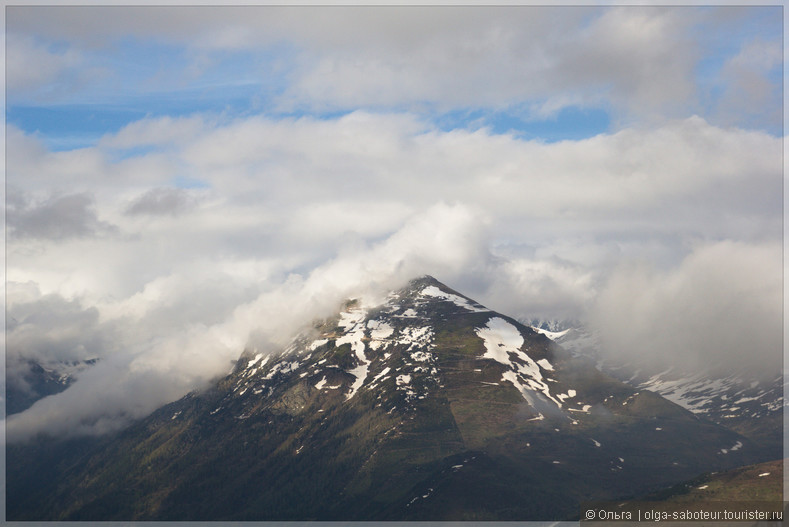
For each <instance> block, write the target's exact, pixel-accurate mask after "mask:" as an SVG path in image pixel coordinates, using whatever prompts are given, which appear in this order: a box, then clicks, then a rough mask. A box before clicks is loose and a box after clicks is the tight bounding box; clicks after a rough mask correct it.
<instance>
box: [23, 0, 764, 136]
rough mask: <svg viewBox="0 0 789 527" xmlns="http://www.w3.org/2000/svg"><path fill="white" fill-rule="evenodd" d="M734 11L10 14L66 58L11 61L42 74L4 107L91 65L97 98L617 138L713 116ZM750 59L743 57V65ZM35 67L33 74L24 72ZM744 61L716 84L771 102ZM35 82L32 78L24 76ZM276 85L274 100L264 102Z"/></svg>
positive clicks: (43, 54)
mask: <svg viewBox="0 0 789 527" xmlns="http://www.w3.org/2000/svg"><path fill="white" fill-rule="evenodd" d="M727 10H728V11H731V12H736V13H738V14H739V16H741V17H744V18H745V19H746V20H750V18H752V17H755V16H756V15H754V14H751V13H749V12H747V11H746V12H742V10H738V9H737V8H736V7H720V8H717V9H713V10H704V9H693V8H688V7H682V8H676V7H653V6H626V7H601V6H589V7H578V6H574V7H571V6H554V7H547V6H499V7H482V6H432V7H428V6H419V7H414V6H388V7H370V6H329V7H320V6H311V7H304V6H301V7H298V6H292V7H282V6H235V7H233V8H221V7H216V6H192V7H186V6H181V7H153V6H148V7H146V6H136V7H108V6H103V7H102V6H97V7H90V6H81V7H80V8H79V9H73V8H68V7H51V8H48V10H47V12H46V13H43V12H42V11H41V10H40V9H30V10H28V9H25V8H22V7H15V8H13V9H11V10H9V16H8V25H9V33H10V35H12V37H13V39H15V40H14V41H15V42H16V41H20V42H28V41H29V37H28V35H36V36H37V38H39V39H41V41H42V42H60V43H61V44H62V45H65V46H66V48H65V49H66V51H65V52H62V53H60V54H52V53H50V52H48V51H46V50H44V49H43V47H42V45H38V44H36V45H35V46H34V45H32V44H26V45H25V46H17V47H18V48H19V50H18V52H15V51H14V50H15V49H16V48H11V51H12V52H13V53H12V54H11V55H10V62H12V61H13V62H14V63H15V64H17V63H18V64H38V65H39V67H35V68H21V67H20V68H16V67H14V68H13V69H14V71H17V70H18V71H19V72H20V73H19V75H17V77H18V78H19V79H20V81H19V82H18V83H14V84H11V85H10V86H9V93H10V94H11V96H12V97H13V96H15V95H20V96H23V95H24V93H23V91H22V90H20V89H18V88H17V85H19V86H20V88H21V87H22V85H25V86H27V87H36V86H37V87H41V88H42V89H43V88H44V87H46V86H47V85H51V84H52V83H59V84H58V85H60V84H63V82H65V81H68V79H65V77H63V75H61V74H67V73H68V72H69V71H71V69H72V68H71V66H69V64H72V63H73V64H75V65H76V64H77V58H79V57H81V56H83V55H85V54H90V56H91V57H102V61H103V62H102V63H103V64H104V65H105V66H104V67H105V68H113V76H111V77H108V79H111V80H107V82H105V83H101V84H100V86H101V87H102V88H101V90H102V92H101V94H100V95H101V96H105V95H106V94H107V90H109V91H110V92H112V91H113V90H117V89H118V88H120V89H123V86H124V83H131V84H132V85H133V86H129V88H130V92H129V93H130V94H131V93H139V92H142V91H144V92H152V93H153V92H156V91H157V90H162V91H166V92H167V91H173V90H175V91H176V92H177V91H178V90H179V89H182V88H184V87H185V84H184V83H186V85H188V84H189V83H197V84H195V85H198V84H200V83H203V84H204V83H206V82H207V83H209V84H211V83H220V84H230V85H232V84H233V83H234V82H238V81H240V80H243V82H245V83H253V84H258V85H259V86H260V89H261V92H265V93H266V94H267V95H266V96H269V95H271V94H272V93H273V94H276V96H275V97H274V100H275V102H276V104H277V105H278V106H279V109H280V110H290V109H302V110H307V111H316V110H317V111H324V110H332V109H346V110H347V109H355V108H359V107H368V108H370V107H382V106H383V107H387V108H411V109H424V108H429V109H432V110H436V109H437V110H439V111H447V110H453V109H467V108H480V107H482V108H489V109H498V110H501V109H507V111H509V112H516V113H519V114H521V116H522V117H524V118H532V117H533V118H539V119H545V118H549V117H551V116H555V115H556V114H557V113H558V112H559V111H560V110H561V109H562V108H565V107H567V106H580V107H582V108H589V107H594V108H603V109H605V110H606V111H612V112H614V123H615V126H614V128H621V127H622V126H623V125H625V124H627V123H631V122H635V121H637V120H639V119H645V118H648V119H652V120H654V121H656V122H662V121H663V120H665V118H666V117H672V118H674V117H679V116H682V115H687V114H688V113H689V112H690V113H698V114H702V115H703V112H705V111H707V110H708V109H709V108H708V106H707V105H705V103H704V100H705V97H706V96H707V95H709V93H707V92H708V91H709V89H710V87H711V85H709V83H708V81H709V79H701V80H700V79H699V78H698V77H697V68H698V66H699V64H700V61H701V60H702V59H703V58H704V55H703V53H705V52H709V50H706V48H704V47H703V46H704V45H706V44H707V43H709V42H710V41H713V40H714V38H713V37H711V34H713V33H714V34H715V35H719V34H720V33H721V32H723V31H726V30H727V29H728V28H725V27H720V26H719V24H718V23H717V19H718V18H720V17H721V16H723V15H721V13H725V12H728V11H727ZM767 29H768V30H769V31H770V32H772V33H775V31H777V30H776V28H775V27H769V28H767ZM724 38H725V36H724ZM738 38H740V36H738ZM122 39H126V41H125V44H122V43H121V42H122ZM134 41H136V42H141V43H147V44H149V45H151V44H153V45H166V46H171V47H176V48H178V49H180V50H182V51H183V53H182V55H181V60H180V61H179V62H173V63H172V64H167V65H165V66H164V67H160V68H159V70H160V74H157V75H152V76H150V75H147V74H146V75H145V76H144V78H142V77H141V78H135V77H134V76H129V75H128V74H127V73H126V68H128V67H137V66H138V64H137V63H136V62H135V63H134V64H131V63H129V58H128V57H126V58H124V57H123V56H122V55H120V54H117V55H116V53H117V51H118V49H122V48H123V46H124V45H130V44H129V43H130V42H134ZM754 46H755V45H750V46H746V48H744V49H743V54H744V55H743V57H742V58H745V55H748V53H749V49H750V48H753V47H754ZM714 51H715V52H723V53H728V50H723V51H721V50H720V49H716V50H714ZM33 54H35V55H36V57H33V58H35V59H36V60H35V62H26V61H27V60H28V59H27V58H26V57H29V56H31V55H33ZM38 55H40V57H39V56H38ZM242 56H243V57H247V58H249V57H253V58H252V59H250V61H249V62H247V63H245V65H246V67H245V68H244V71H243V73H241V72H239V73H238V75H239V77H237V78H228V76H227V73H226V71H223V70H222V69H221V67H220V68H219V69H216V68H215V66H216V67H218V66H219V65H221V64H222V63H223V62H227V61H228V60H231V59H233V58H234V57H236V58H237V57H242ZM749 56H750V55H749ZM73 57H76V58H73ZM135 60H142V61H143V62H141V63H140V64H142V63H144V62H145V59H144V58H142V59H141V58H140V57H136V58H135ZM244 60H247V59H244ZM93 61H94V62H95V58H94V59H93ZM746 62H747V61H744V60H740V59H738V58H737V57H733V58H731V60H730V61H729V65H728V66H726V73H724V75H723V76H724V77H725V79H722V82H724V83H726V84H730V85H731V89H732V90H733V91H739V88H738V87H740V88H741V87H743V86H747V90H748V92H751V93H752V92H754V91H759V92H761V91H764V90H768V91H769V90H771V89H777V87H776V86H775V85H774V83H772V84H771V83H769V82H767V80H766V78H765V77H763V76H761V77H759V75H753V74H752V73H751V72H752V70H753V68H754V65H753V64H750V65H748V66H746V67H745V68H744V69H743V68H740V67H738V64H745V63H746ZM761 62H763V61H761ZM759 63H760V62H759V61H757V63H756V64H759ZM31 71H32V72H36V73H35V75H34V76H33V77H31V78H27V77H25V75H27V76H28V77H30V76H31V75H32V74H31V73H30V72H31ZM178 72H180V73H178ZM94 73H95V72H94ZM68 74H69V75H70V73H68ZM711 74H712V75H716V74H717V72H713V73H711ZM94 76H95V74H94ZM757 77H758V78H757ZM176 78H177V79H180V83H179V82H178V81H175V80H174V79H176ZM25 79H26V80H25ZM186 79H189V81H188V82H187V81H186ZM272 79H277V80H276V81H275V82H274V84H275V85H276V86H277V88H276V89H274V90H273V91H272V92H271V93H269V92H267V90H268V89H269V88H266V87H270V85H271V82H272ZM719 80H720V79H719ZM22 81H24V82H22ZM61 81H63V82H61ZM705 82H707V83H708V84H706V85H705V84H704V83H705ZM69 83H70V84H75V83H74V82H72V81H68V82H66V84H69ZM109 83H114V84H109ZM134 83H138V84H134ZM700 83H701V84H700ZM757 85H758V86H757ZM97 86H98V85H97ZM82 87H83V88H85V89H88V90H89V85H87V84H84V83H83V85H82ZM718 87H719V86H715V87H714V89H718ZM61 91H62V90H61ZM85 93H86V95H87V98H88V100H90V97H91V94H90V92H89V91H86V92H85ZM57 95H58V91H57V90H56V91H54V92H52V93H50V96H52V97H54V98H55V99H57ZM93 96H94V97H95V94H93ZM773 102H774V101H772V100H771V106H774V104H773ZM267 104H269V103H267ZM753 111H757V113H759V111H760V110H759V109H758V108H753V107H748V108H746V107H743V106H742V105H741V106H740V107H739V109H738V110H737V115H736V116H734V115H733V114H732V116H731V117H733V118H734V119H735V122H747V121H748V119H749V116H752V115H753ZM743 119H744V120H743Z"/></svg>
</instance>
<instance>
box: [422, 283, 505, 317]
mask: <svg viewBox="0 0 789 527" xmlns="http://www.w3.org/2000/svg"><path fill="white" fill-rule="evenodd" d="M421 294H422V296H430V297H433V298H440V299H442V300H447V301H448V302H452V303H453V304H455V305H456V306H458V307H462V308H463V309H467V310H469V311H471V312H474V313H486V312H488V311H490V310H489V309H485V308H484V307H482V306H480V305H476V306H474V305H472V304H471V303H470V302H469V301H468V300H467V299H465V298H463V297H462V296H458V295H453V294H451V293H446V292H444V291H442V290H441V289H439V288H437V287H436V286H434V285H431V286H427V287H426V288H424V289H423V290H422V293H421Z"/></svg>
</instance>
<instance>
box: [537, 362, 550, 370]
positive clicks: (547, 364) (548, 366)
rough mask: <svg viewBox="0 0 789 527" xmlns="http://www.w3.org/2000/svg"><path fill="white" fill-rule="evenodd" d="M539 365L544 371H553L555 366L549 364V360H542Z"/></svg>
mask: <svg viewBox="0 0 789 527" xmlns="http://www.w3.org/2000/svg"><path fill="white" fill-rule="evenodd" d="M537 364H539V365H540V366H542V368H543V369H544V370H548V371H553V364H551V363H550V362H548V359H540V360H538V361H537Z"/></svg>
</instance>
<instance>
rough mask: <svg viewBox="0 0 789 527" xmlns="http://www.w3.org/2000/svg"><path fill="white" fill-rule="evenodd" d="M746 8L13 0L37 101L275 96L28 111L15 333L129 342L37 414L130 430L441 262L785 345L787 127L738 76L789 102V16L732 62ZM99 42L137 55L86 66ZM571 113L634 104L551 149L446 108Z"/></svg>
mask: <svg viewBox="0 0 789 527" xmlns="http://www.w3.org/2000/svg"><path fill="white" fill-rule="evenodd" d="M723 11H725V12H726V13H729V11H727V10H726V9H723ZM721 12H722V11H721V10H717V9H714V10H706V9H683V10H677V9H673V8H653V7H637V8H636V7H634V8H616V7H615V8H597V7H589V8H580V9H567V8H558V9H555V8H548V7H534V8H532V7H528V8H524V7H501V8H490V9H489V8H478V7H456V8H443V7H427V8H413V7H403V8H395V7H389V8H382V9H370V8H362V7H333V8H310V9H305V8H291V7H265V6H249V7H236V8H234V9H223V8H218V7H210V6H205V7H201V6H195V7H188V8H180V7H161V8H159V7H156V8H154V7H139V8H135V7H117V8H109V7H86V6H83V7H81V8H80V9H71V8H67V7H58V6H55V7H51V8H47V9H46V10H44V9H27V8H22V7H12V8H9V10H8V13H7V17H8V18H7V22H8V27H9V29H8V31H9V39H10V42H11V44H10V46H9V52H11V53H13V54H16V55H18V56H15V57H12V60H17V59H20V60H21V58H24V57H29V58H30V60H31V61H32V62H31V66H30V68H29V69H31V71H32V70H36V67H35V65H36V64H38V65H40V66H41V70H40V71H35V72H34V73H35V75H34V74H32V73H31V74H29V76H28V77H24V74H25V72H19V71H17V73H14V75H16V78H17V81H15V82H16V83H15V84H14V83H12V84H11V85H10V87H9V96H10V99H9V100H11V101H18V100H21V99H14V97H17V96H19V94H20V93H21V92H22V91H23V90H24V89H28V90H30V91H31V93H33V92H35V93H38V94H39V95H41V94H46V95H47V96H48V97H49V98H48V99H47V100H48V101H49V102H50V103H53V104H58V103H64V102H70V101H71V102H73V101H75V100H76V101H79V100H82V101H83V102H84V101H87V102H88V103H90V104H93V103H95V101H96V100H98V99H100V98H102V97H109V99H110V100H112V101H116V102H117V101H120V103H121V105H123V104H124V101H125V100H126V99H124V97H129V96H130V94H132V95H134V96H138V95H139V94H148V95H150V93H153V92H156V93H157V94H158V95H161V94H165V95H163V96H167V97H171V99H170V100H178V98H179V95H177V94H183V91H179V90H184V89H186V90H190V89H195V86H198V85H199V87H200V92H201V94H202V93H203V91H202V87H204V86H220V87H221V86H225V85H226V84H225V83H250V84H249V85H250V86H253V87H256V88H254V89H258V88H259V92H257V93H256V97H259V100H258V99H256V101H257V102H256V103H255V104H257V106H255V108H257V109H258V110H260V109H261V108H262V109H263V110H262V113H256V111H251V110H249V109H248V108H247V110H249V111H247V110H242V111H240V112H234V111H226V112H225V111H222V108H224V104H226V101H225V99H224V98H223V99H222V100H223V103H222V104H223V106H222V107H221V108H220V109H219V110H217V111H216V112H214V113H210V114H209V113H207V112H206V113H193V114H190V115H182V116H180V117H177V116H174V115H166V116H157V114H156V113H155V112H154V113H152V114H149V115H148V116H147V117H145V118H143V119H139V120H137V121H134V122H129V123H127V124H126V125H125V126H123V127H122V128H121V129H120V130H118V131H107V132H106V133H105V135H104V136H103V137H101V139H99V140H97V141H95V142H94V143H93V144H91V145H89V146H87V147H85V148H80V149H75V150H70V151H53V150H52V149H50V148H48V147H47V146H46V143H45V141H44V139H45V138H44V137H43V136H41V135H40V134H36V133H27V132H24V131H22V130H21V129H19V128H17V127H15V126H14V125H13V124H10V125H9V126H8V127H7V152H8V159H7V169H8V181H9V187H8V196H7V209H8V227H9V234H10V236H9V238H8V245H7V273H8V281H9V283H10V284H14V285H13V286H12V287H11V288H10V289H9V295H11V294H12V295H13V299H11V301H10V302H9V313H10V314H11V315H12V316H13V318H12V319H9V320H10V321H11V323H10V325H9V333H8V346H9V350H8V353H9V357H18V358H19V360H18V362H20V363H21V362H22V361H23V360H24V359H25V358H26V357H28V356H31V357H37V358H42V359H43V358H46V359H50V358H51V359H53V360H56V359H57V358H58V357H85V358H87V356H88V355H92V354H96V355H98V356H100V357H101V361H100V362H99V365H97V366H96V367H94V368H93V369H91V370H90V371H88V372H84V373H83V374H82V375H81V376H80V379H79V380H78V381H77V383H75V384H74V385H72V386H71V387H70V388H69V389H68V390H66V391H65V392H63V393H62V394H59V395H57V396H54V397H50V398H47V399H44V400H41V401H39V403H37V404H36V405H34V406H33V407H32V408H30V409H29V410H28V411H26V412H24V413H22V414H19V415H17V416H15V417H14V418H12V419H10V420H9V421H8V431H9V438H11V439H20V438H23V437H27V436H30V435H32V434H35V433H37V432H39V431H48V432H49V433H52V434H55V435H68V434H74V433H101V432H104V431H109V430H114V429H117V428H119V427H121V426H124V425H125V424H126V423H128V422H129V420H130V419H133V418H135V417H139V416H142V415H145V414H146V413H147V412H149V411H151V410H152V409H154V408H155V407H157V406H158V405H160V404H162V403H164V402H167V401H169V400H172V399H174V398H177V397H178V396H180V395H182V394H184V393H186V392H188V391H189V390H192V389H195V388H199V387H201V386H205V385H206V383H208V382H209V381H210V379H212V378H213V377H215V376H217V375H222V374H223V373H225V372H226V371H227V369H228V368H229V366H230V362H231V361H232V360H233V359H235V358H236V357H237V356H238V355H239V354H240V353H241V351H242V350H243V348H244V347H245V346H253V347H258V348H259V349H261V350H262V351H266V350H274V349H277V347H278V346H281V345H282V343H283V342H285V341H287V339H288V338H290V337H291V336H292V333H293V332H294V331H295V330H297V329H298V327H300V325H301V324H302V323H304V322H309V319H310V318H312V317H313V316H321V315H322V314H326V313H330V312H331V311H333V310H334V309H335V308H336V306H337V305H338V303H339V302H340V301H341V299H342V298H344V297H347V296H354V295H362V294H376V292H377V293H380V292H381V291H384V290H386V289H388V288H389V287H395V286H397V285H399V284H401V283H403V282H404V281H406V280H408V279H410V278H412V277H414V276H416V275H420V274H424V273H428V274H432V275H434V276H436V277H437V278H439V279H440V280H443V281H445V282H446V283H447V284H448V285H449V286H451V287H454V288H456V289H458V290H460V291H463V292H464V293H466V294H469V295H470V296H472V297H475V298H476V299H477V300H479V301H481V302H483V303H485V304H487V305H488V306H489V307H491V308H493V309H497V310H500V311H502V312H506V313H508V314H511V315H514V316H519V317H523V318H530V317H542V318H581V317H584V316H588V317H589V318H590V319H591V320H592V321H593V323H594V324H595V325H596V327H598V328H600V330H601V333H602V334H603V335H604V336H605V338H606V339H607V342H608V345H609V347H610V349H611V350H612V353H614V354H618V355H616V356H622V357H624V356H625V355H626V354H627V353H631V352H633V353H635V354H636V355H637V356H650V357H651V356H660V357H671V358H672V359H673V358H680V359H683V360H684V362H683V364H687V365H688V367H690V366H691V365H692V364H698V363H702V362H704V360H709V358H710V357H713V356H717V355H714V354H715V353H719V354H720V357H721V360H720V362H721V364H729V365H732V367H735V366H736V367H739V366H740V362H738V361H739V357H741V356H742V350H743V349H748V348H747V346H749V345H750V346H752V347H754V348H755V347H758V349H759V351H755V352H753V353H751V354H750V356H752V357H756V359H755V362H756V363H759V364H762V363H764V364H766V363H767V362H768V361H769V359H771V358H772V356H773V355H772V353H773V351H774V348H775V339H774V335H775V333H776V331H775V328H774V325H775V324H774V322H775V310H774V303H773V296H772V295H774V291H775V289H774V288H775V287H779V286H776V282H775V273H774V269H773V262H774V260H775V258H776V249H775V247H776V244H778V243H779V242H780V240H781V239H782V220H783V218H782V205H783V203H782V169H783V166H782V139H781V138H776V137H775V136H774V135H771V134H769V133H765V132H763V131H760V130H759V127H758V126H757V127H756V129H747V128H744V127H742V126H740V127H738V126H737V125H738V124H739V125H742V123H745V122H749V121H748V119H749V118H750V117H749V116H753V115H756V114H755V113H754V112H757V110H758V109H755V106H754V107H753V108H746V107H745V106H743V105H742V104H740V103H736V104H735V102H736V101H734V99H731V101H730V102H732V104H731V105H729V102H727V101H729V99H727V97H728V96H729V95H727V94H730V95H732V96H733V94H735V92H736V93H743V94H747V95H749V96H750V97H751V98H752V100H754V101H756V100H759V101H762V100H763V101H765V105H766V106H768V107H769V109H770V110H769V111H773V110H774V108H773V106H774V101H773V99H771V98H770V96H767V95H765V94H768V92H770V89H771V87H772V86H773V85H774V84H775V82H774V80H775V79H774V76H775V70H776V58H775V57H776V55H775V45H774V42H773V40H770V38H772V37H770V36H769V35H775V31H773V30H772V29H771V30H770V31H768V32H767V35H768V36H767V37H764V39H762V40H760V39H754V38H753V35H750V34H746V35H743V34H738V40H737V45H736V46H733V47H732V49H734V50H735V51H734V52H732V51H731V50H730V49H727V50H721V49H720V47H719V46H717V45H713V46H712V48H713V50H717V51H720V54H718V55H715V57H714V58H715V61H717V63H716V64H717V66H716V65H715V64H713V65H712V66H710V64H712V63H713V62H715V61H712V62H710V61H709V60H706V61H705V57H706V59H709V58H710V54H711V52H710V49H708V48H709V46H710V42H712V41H713V40H714V38H715V35H718V34H720V27H721V26H719V25H715V24H718V21H716V20H717V19H716V16H717V15H718V14H719V13H721ZM732 13H734V11H732ZM736 13H737V14H738V16H739V14H742V12H741V11H736ZM729 14H731V13H729ZM746 14H747V13H746ZM767 14H769V13H767ZM749 20H750V19H749ZM770 27H772V26H770ZM768 29H769V28H768ZM705 30H714V31H712V32H711V33H710V35H711V36H704V35H702V34H703V33H704V32H705ZM715 31H717V33H716V32H715ZM746 33H747V31H746ZM31 35H33V36H34V37H31ZM118 38H120V39H122V40H118ZM360 42H361V43H363V45H360V44H359V43H360ZM702 44H703V45H702ZM146 46H148V47H146ZM160 46H161V47H160ZM705 46H707V47H705ZM164 48H166V49H167V50H169V51H170V52H171V53H170V54H163V55H159V54H156V56H157V58H160V59H161V61H162V62H161V63H157V64H158V66H157V67H154V68H152V67H151V64H149V63H148V62H145V60H144V59H145V57H146V55H145V53H142V51H145V50H148V51H150V50H151V49H157V50H158V49H164ZM119 50H120V51H121V52H122V53H120V54H119ZM123 53H126V55H123ZM132 56H133V57H135V60H136V59H138V58H139V59H140V60H143V62H145V64H143V63H139V64H138V63H137V62H133V61H130V57H132ZM173 57H175V58H173ZM88 59H90V60H88ZM86 61H87V62H90V63H95V64H98V65H100V66H102V67H105V66H106V67H107V68H109V69H110V70H111V72H112V75H110V76H109V77H102V79H103V80H102V79H99V80H100V82H98V83H97V84H90V83H88V84H79V82H77V81H79V79H81V78H83V77H79V75H82V74H84V75H93V74H96V73H97V72H96V71H93V70H90V68H88V66H86V64H85V63H86ZM132 62H133V63H134V64H137V65H139V66H141V67H142V73H141V74H140V75H139V77H140V78H137V76H131V75H128V65H129V64H131V63H132ZM239 64H243V65H244V66H245V67H244V68H239V69H240V70H241V69H243V71H244V74H243V75H241V76H240V75H235V76H234V75H228V72H230V73H233V71H234V67H237V66H238V65H239ZM228 65H229V66H228ZM700 65H703V66H704V68H702V69H701V70H700V69H699V67H700ZM17 66H18V64H17ZM17 66H15V65H13V64H11V65H10V68H11V69H12V70H13V69H14V68H16V70H19V68H18V67H17ZM223 68H224V69H223ZM705 68H706V69H705ZM710 68H711V69H712V70H713V71H707V70H709V69H710ZM137 71H138V70H135V72H137ZM124 72H126V74H127V75H128V76H129V82H128V83H124V82H123V78H122V74H123V73H124ZM11 73H13V72H11ZM77 73H78V74H79V75H77V76H73V74H77ZM159 74H160V75H159ZM700 75H701V76H703V77H704V79H703V82H702V80H699V78H698V76H700ZM132 77H134V78H132ZM143 77H144V78H143ZM242 77H243V78H242ZM69 79H71V81H73V82H71V81H69ZM261 79H262V80H261ZM67 81H69V82H70V84H69V82H67ZM64 83H65V84H64ZM63 85H68V86H71V87H72V88H74V89H73V90H71V91H68V93H67V97H65V98H64V97H60V94H61V92H60V91H59V90H53V89H52V88H53V87H57V86H63ZM25 86H26V87H27V88H25ZM36 86H39V87H41V88H42V89H44V88H48V89H49V91H48V92H47V91H46V90H44V91H41V90H38V89H37V88H36ZM79 86H82V87H81V88H79V89H77V88H78V87H79ZM727 89H729V91H726V90H727ZM80 90H81V91H80ZM705 90H706V92H705ZM220 91H222V90H220ZM45 92H46V93H45ZM64 93H65V92H64ZM222 93H223V94H224V91H222ZM713 93H714V94H716V97H717V94H721V95H720V97H719V99H715V97H711V94H713ZM15 94H16V95H15ZM108 94H109V95H108ZM173 94H176V95H175V96H174V95H173ZM760 94H761V95H760ZM762 95H765V97H766V98H762V99H759V97H762ZM72 96H73V97H72ZM80 97H82V99H80ZM146 97H147V95H146ZM223 97H224V95H223ZM737 97H739V98H741V96H740V95H737ZM711 98H712V99H715V100H714V101H713V103H715V104H713V103H710V99H711ZM102 100H103V99H102ZM144 100H145V101H149V100H150V99H145V98H144ZM157 101H158V102H161V100H158V99H157ZM700 101H701V102H700ZM718 103H719V104H718ZM250 104H251V103H250ZM710 104H712V106H715V105H716V104H718V106H716V111H718V110H719V112H718V113H717V114H714V112H711V111H709V106H710ZM738 104H739V105H738ZM727 105H729V106H727ZM568 107H575V108H582V109H584V108H603V109H605V111H606V112H610V114H609V115H610V117H611V120H612V123H613V124H612V126H611V129H610V131H608V132H606V133H601V134H599V135H596V136H593V137H588V138H585V139H581V140H572V141H571V140H565V141H557V142H554V143H546V142H543V141H541V140H539V139H537V140H526V139H523V138H522V137H520V136H518V135H517V134H515V133H495V132H494V131H493V130H492V129H489V128H486V127H484V126H477V125H472V124H468V126H465V127H463V128H455V129H452V130H446V129H444V128H442V127H441V126H438V125H437V124H436V115H437V114H439V113H441V112H445V111H447V112H450V113H451V112H456V111H461V112H465V111H470V112H472V113H473V112H474V111H476V110H480V111H482V112H483V113H484V112H486V111H500V112H503V113H507V114H512V115H514V116H515V117H517V118H519V119H525V120H528V119H532V118H534V119H549V118H552V117H554V116H557V115H559V114H560V113H561V112H562V110H563V109H566V108H568ZM724 110H725V112H724ZM146 111H147V110H146ZM282 112H292V113H286V114H283V113H282ZM305 112H306V113H305ZM310 112H317V113H318V114H319V115H315V113H313V114H310ZM322 112H328V113H322ZM726 112H729V113H728V116H726V117H725V118H724V113H726ZM694 113H695V114H697V115H694ZM757 113H758V112H757ZM713 114H714V115H713ZM283 115H285V116H283ZM763 120H764V119H762V118H761V117H760V118H759V119H756V121H758V122H759V123H762V124H763ZM756 121H753V122H756ZM721 122H723V123H724V124H725V126H721V125H718V124H717V123H721ZM754 126H756V125H754ZM759 126H761V124H759ZM762 128H763V127H762ZM779 256H780V255H779ZM632 262H642V263H641V264H639V265H635V264H632ZM644 262H646V263H644ZM20 284H25V285H20ZM9 298H10V297H9ZM283 306H287V309H284V308H283ZM730 318H734V319H737V320H738V321H739V323H740V324H741V326H740V327H743V326H742V325H744V326H746V327H748V328H749V329H748V330H747V331H741V333H737V332H736V331H735V330H734V329H732V328H735V327H737V326H736V325H734V324H730ZM666 327H671V328H672V330H671V331H661V329H660V328H666ZM655 328H659V329H655ZM750 331H753V332H756V333H758V336H755V337H750V340H748V338H746V337H745V336H743V335H746V334H747V333H749V332H750ZM678 349H683V352H682V353H679V354H675V353H674V350H678ZM716 349H718V350H719V351H715V350H716ZM97 394H100V395H97Z"/></svg>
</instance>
